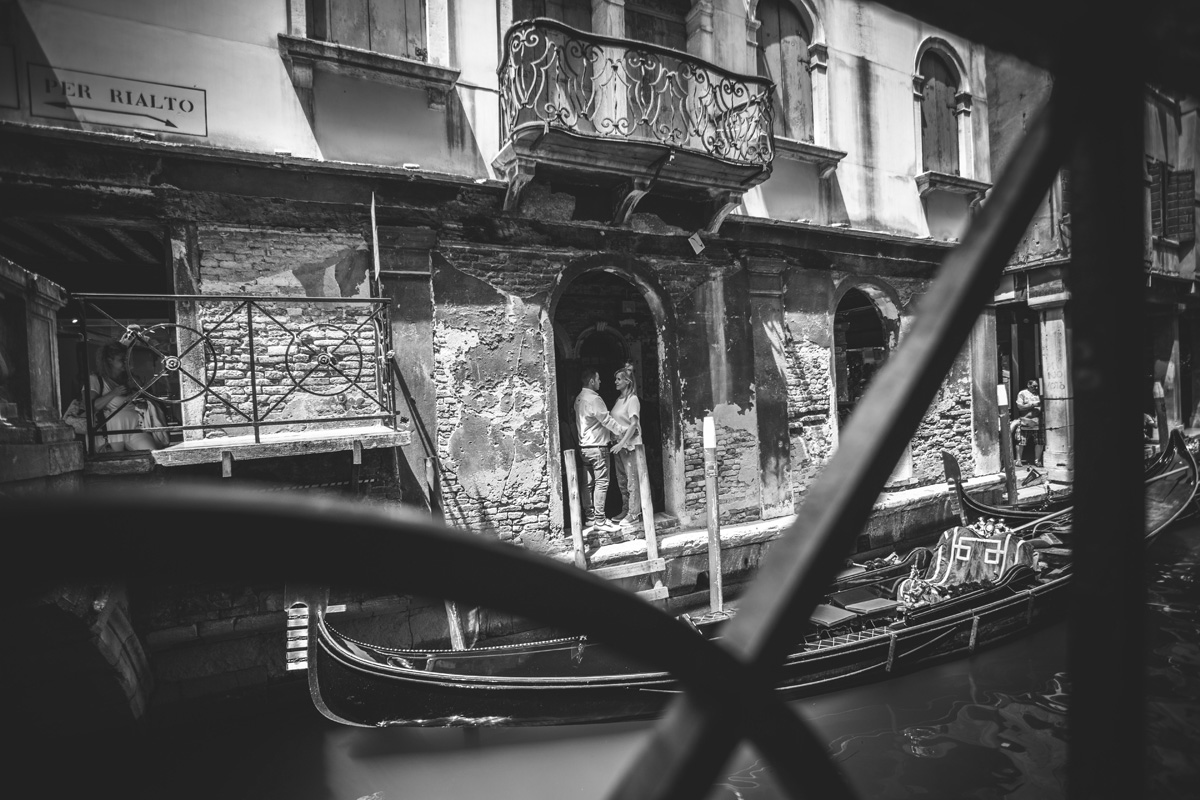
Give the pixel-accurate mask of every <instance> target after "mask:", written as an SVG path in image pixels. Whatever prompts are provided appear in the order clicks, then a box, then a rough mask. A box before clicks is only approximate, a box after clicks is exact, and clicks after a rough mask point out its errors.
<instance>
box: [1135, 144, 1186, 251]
mask: <svg viewBox="0 0 1200 800" xmlns="http://www.w3.org/2000/svg"><path fill="white" fill-rule="evenodd" d="M1146 169H1147V172H1149V174H1150V233H1151V235H1152V236H1154V237H1157V238H1160V239H1168V240H1170V241H1172V242H1191V241H1195V239H1196V223H1195V211H1194V210H1193V209H1194V205H1195V200H1194V198H1195V188H1194V187H1195V172H1194V171H1193V170H1190V169H1188V170H1176V169H1171V167H1170V166H1169V165H1167V164H1166V163H1164V162H1162V161H1158V160H1156V159H1147V164H1146Z"/></svg>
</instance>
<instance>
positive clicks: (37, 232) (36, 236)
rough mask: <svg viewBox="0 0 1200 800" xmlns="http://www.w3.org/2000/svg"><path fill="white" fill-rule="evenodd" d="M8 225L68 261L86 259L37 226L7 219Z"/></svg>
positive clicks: (21, 220)
mask: <svg viewBox="0 0 1200 800" xmlns="http://www.w3.org/2000/svg"><path fill="white" fill-rule="evenodd" d="M7 222H8V225H9V226H10V227H12V228H15V229H16V230H18V231H20V232H21V233H23V234H24V235H25V236H26V237H28V238H30V239H33V240H34V241H36V242H37V243H38V244H41V245H44V246H45V247H48V248H49V249H51V250H53V251H54V252H56V253H58V254H59V255H60V256H62V257H63V258H65V259H66V260H68V261H76V262H80V263H83V262H85V261H86V260H87V259H85V258H84V257H83V255H82V254H81V253H80V252H78V251H77V250H74V249H72V248H70V247H67V246H66V245H64V244H63V243H62V242H61V241H59V240H58V239H56V238H54V237H53V236H51V235H49V234H48V233H46V232H45V231H44V230H42V229H41V228H40V227H38V226H37V225H35V224H33V223H31V222H29V221H28V220H24V219H16V218H9V219H8V220H7Z"/></svg>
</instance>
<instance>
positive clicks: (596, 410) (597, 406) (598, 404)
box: [588, 397, 628, 436]
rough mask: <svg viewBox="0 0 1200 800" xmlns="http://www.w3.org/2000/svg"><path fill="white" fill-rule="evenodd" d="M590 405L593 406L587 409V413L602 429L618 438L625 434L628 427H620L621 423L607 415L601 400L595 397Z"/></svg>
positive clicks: (605, 407)
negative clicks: (606, 429) (604, 428)
mask: <svg viewBox="0 0 1200 800" xmlns="http://www.w3.org/2000/svg"><path fill="white" fill-rule="evenodd" d="M592 403H593V406H592V407H591V408H589V409H588V413H589V414H590V415H591V416H592V417H594V418H595V420H596V421H597V422H599V423H600V424H601V425H603V426H604V427H606V428H608V429H609V430H610V431H612V432H613V433H614V434H615V435H617V436H620V435H622V434H623V433H625V429H626V428H627V427H628V426H626V425H622V424H621V423H619V422H617V421H616V420H615V419H614V418H613V415H612V414H610V413H608V406H606V405H604V401H603V400H601V399H600V398H599V397H597V398H596V399H595V400H593V401H592Z"/></svg>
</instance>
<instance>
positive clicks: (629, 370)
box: [613, 361, 637, 394]
mask: <svg viewBox="0 0 1200 800" xmlns="http://www.w3.org/2000/svg"><path fill="white" fill-rule="evenodd" d="M617 375H624V376H625V379H626V380H628V381H629V385H630V386H632V387H633V393H634V394H637V377H636V376H635V375H634V373H633V364H631V363H630V362H628V361H626V362H625V365H624V366H623V367H621V368H620V369H619V370H617V371H616V372H614V373H613V377H616V376H617Z"/></svg>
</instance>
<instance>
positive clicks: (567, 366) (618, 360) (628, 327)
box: [554, 272, 665, 526]
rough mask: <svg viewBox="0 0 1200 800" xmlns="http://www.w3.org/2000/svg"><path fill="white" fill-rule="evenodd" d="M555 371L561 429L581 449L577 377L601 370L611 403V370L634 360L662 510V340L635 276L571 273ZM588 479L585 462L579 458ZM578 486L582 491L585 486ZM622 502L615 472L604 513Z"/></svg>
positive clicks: (565, 440)
mask: <svg viewBox="0 0 1200 800" xmlns="http://www.w3.org/2000/svg"><path fill="white" fill-rule="evenodd" d="M554 323H555V335H556V336H557V337H559V340H560V341H559V342H558V343H557V345H558V346H557V347H556V348H555V354H556V360H555V364H556V372H557V376H558V383H557V394H558V420H559V436H560V441H561V442H562V448H563V450H569V449H576V432H575V430H574V426H575V411H574V408H575V398H576V396H578V394H579V389H580V387H581V381H580V378H581V376H582V374H583V371H584V370H585V369H588V368H593V369H597V370H599V371H600V396H601V397H602V398H603V399H604V402H605V404H606V405H607V406H608V407H609V408H612V406H613V403H615V402H616V400H617V390H616V384H615V383H614V380H613V374H614V373H615V372H616V371H617V370H618V369H620V367H621V366H622V365H623V364H624V363H625V362H626V361H629V362H630V363H632V364H633V368H634V373H635V375H636V376H637V382H638V385H637V393H638V398H639V399H640V400H641V404H642V417H641V421H642V441H643V443H644V446H645V449H646V466H647V469H648V470H649V472H650V494H651V497H652V498H653V500H654V509H655V511H662V510H663V509H664V508H665V506H664V502H663V457H662V456H663V454H662V431H663V427H662V420H661V418H660V417H661V413H662V401H661V398H660V396H659V375H660V371H661V368H660V365H659V346H658V333H657V325H656V323H655V319H654V314H653V312H652V311H651V309H650V306H649V304H648V303H647V302H646V300H645V298H644V297H642V294H641V291H640V290H639V289H638V288H637V287H636V286H634V285H633V284H632V283H631V282H630V281H628V280H626V279H624V278H622V277H620V276H618V275H615V274H612V273H609V272H589V273H587V274H585V275H582V276H580V277H579V278H577V279H576V280H574V281H573V282H572V283H571V284H570V285H569V286H568V287H567V288H566V290H565V291H564V292H563V295H562V297H561V298H560V299H559V301H558V307H557V310H556V311H555V316H554ZM576 468H577V470H578V474H579V475H580V480H581V482H582V480H583V474H584V473H583V464H582V462H581V461H579V460H578V457H577V460H576ZM580 491H581V492H582V491H584V489H583V486H582V485H581V486H580ZM563 492H564V496H563V522H564V525H566V526H569V525H570V518H569V515H570V503H569V501H568V498H567V496H566V481H565V480H564V481H563ZM620 510H621V495H620V492H619V491H618V489H617V484H616V476H615V474H613V475H612V479H611V480H610V484H609V491H608V499H607V504H606V506H605V513H606V514H607V515H609V516H615V515H616V514H618V513H619V512H620Z"/></svg>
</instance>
